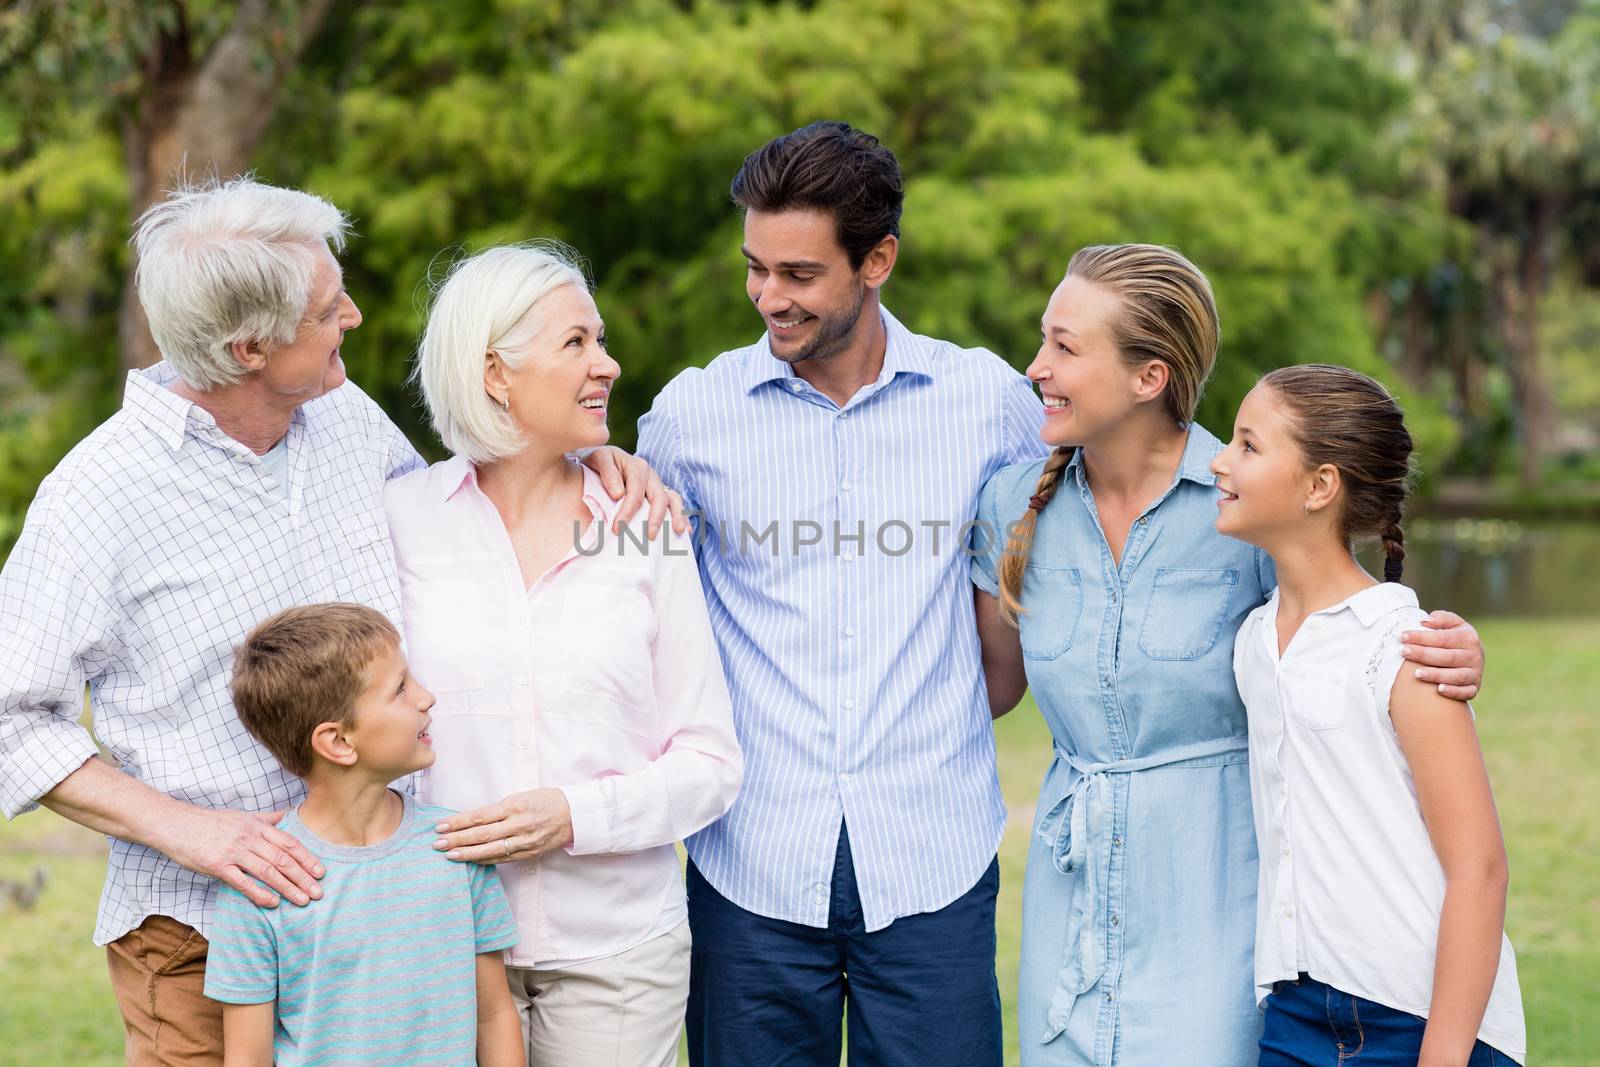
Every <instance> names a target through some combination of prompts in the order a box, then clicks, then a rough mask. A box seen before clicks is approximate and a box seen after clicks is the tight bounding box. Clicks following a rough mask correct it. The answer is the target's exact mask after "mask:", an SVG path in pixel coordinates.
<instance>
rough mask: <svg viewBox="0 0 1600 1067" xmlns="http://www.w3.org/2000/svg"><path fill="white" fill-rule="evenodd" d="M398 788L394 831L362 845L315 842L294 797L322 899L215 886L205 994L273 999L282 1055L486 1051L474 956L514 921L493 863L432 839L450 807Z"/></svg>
mask: <svg viewBox="0 0 1600 1067" xmlns="http://www.w3.org/2000/svg"><path fill="white" fill-rule="evenodd" d="M402 799H403V800H404V801H405V814H404V816H403V817H402V818H401V821H400V827H399V829H397V830H396V831H395V832H394V834H393V836H391V837H390V838H389V839H388V840H387V841H383V842H380V843H379V844H376V845H370V846H367V847H364V848H350V847H345V846H340V845H334V844H330V843H328V842H326V841H323V840H320V839H319V838H317V837H316V836H315V835H313V834H312V833H311V831H310V830H308V829H306V827H305V824H304V823H302V822H301V821H300V817H299V813H300V809H299V808H295V809H294V810H293V811H290V812H289V813H288V814H286V815H285V816H284V817H283V821H282V822H281V823H280V824H279V825H280V827H281V828H282V829H283V830H284V831H285V832H287V833H290V834H293V835H294V836H295V837H298V838H299V839H300V840H301V841H303V842H305V844H306V847H307V848H309V849H310V850H311V852H312V853H313V854H315V855H316V857H317V858H318V859H319V860H321V861H322V865H323V867H324V868H325V869H326V871H327V873H326V874H325V875H324V877H323V879H322V889H323V893H324V896H323V898H322V899H321V900H317V901H313V902H312V903H311V904H309V905H307V906H306V907H303V908H297V907H294V906H292V905H290V904H287V903H285V904H281V905H279V906H278V907H276V908H273V909H270V910H268V909H264V908H258V907H256V906H255V905H254V904H252V903H250V901H249V900H247V899H246V898H245V897H244V896H242V895H241V894H239V893H238V892H237V891H235V890H233V889H231V888H229V887H226V886H224V887H223V888H222V889H221V890H220V891H219V892H218V894H217V910H216V919H215V927H214V929H213V932H212V935H211V946H210V949H209V952H208V954H207V959H206V996H208V997H210V998H211V999H213V1000H220V1001H222V1002H223V1003H226V1004H261V1003H264V1002H266V1001H269V1000H276V1001H277V1002H278V1003H277V1010H276V1013H275V1014H276V1017H277V1035H276V1039H275V1042H274V1044H275V1046H276V1047H275V1049H274V1052H275V1054H276V1055H275V1058H276V1063H277V1065H278V1067H303V1065H311V1064H394V1063H406V1064H417V1065H423V1064H427V1065H434V1064H437V1065H439V1067H472V1065H473V1064H475V1063H477V1061H478V1058H477V1045H478V1014H477V989H478V986H477V958H476V957H477V954H478V953H480V952H494V951H498V950H500V949H504V948H510V947H511V946H512V945H514V944H516V942H517V928H516V925H515V924H514V923H513V922H512V919H511V909H510V907H509V906H508V905H507V904H506V897H505V891H504V890H502V889H501V888H500V879H499V878H498V877H497V876H496V875H495V873H494V868H493V867H480V866H478V865H477V864H476V863H452V862H451V861H450V860H447V859H445V858H444V855H443V853H439V852H435V851H434V850H433V842H434V840H435V839H437V838H438V836H439V835H438V834H437V833H435V832H434V829H433V827H434V825H435V824H436V823H438V821H439V820H440V819H441V818H444V817H446V816H448V815H449V814H450V811H449V809H447V808H440V807H435V806H434V805H432V804H422V803H418V802H416V801H414V800H412V798H411V797H410V796H409V795H402Z"/></svg>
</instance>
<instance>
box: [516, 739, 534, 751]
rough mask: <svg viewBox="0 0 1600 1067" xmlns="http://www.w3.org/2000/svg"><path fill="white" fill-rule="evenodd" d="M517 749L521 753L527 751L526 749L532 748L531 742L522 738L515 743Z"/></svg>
mask: <svg viewBox="0 0 1600 1067" xmlns="http://www.w3.org/2000/svg"><path fill="white" fill-rule="evenodd" d="M517 747H518V748H520V749H522V751H524V752H526V751H528V749H530V748H532V747H533V742H531V741H529V740H528V739H527V738H526V737H524V738H523V739H522V740H520V741H518V742H517Z"/></svg>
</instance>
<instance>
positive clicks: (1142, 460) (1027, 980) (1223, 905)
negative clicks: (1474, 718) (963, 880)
mask: <svg viewBox="0 0 1600 1067" xmlns="http://www.w3.org/2000/svg"><path fill="white" fill-rule="evenodd" d="M1042 332H1043V341H1042V344H1041V346H1040V349H1039V354H1038V356H1037V357H1036V358H1035V359H1034V361H1033V364H1032V365H1031V366H1030V367H1029V368H1028V376H1029V377H1030V378H1031V379H1032V380H1033V381H1034V382H1036V383H1037V384H1038V386H1039V390H1040V392H1041V394H1042V395H1043V400H1044V407H1045V423H1044V427H1043V429H1042V430H1041V431H1040V436H1041V437H1042V438H1043V440H1044V441H1045V443H1047V444H1049V445H1051V446H1053V448H1054V451H1052V453H1051V454H1050V456H1049V457H1048V458H1046V459H1044V460H1040V461H1036V462H1033V463H1030V464H1024V465H1018V466H1015V467H1010V468H1007V469H1005V470H1002V471H1000V472H998V473H996V474H995V475H994V476H993V477H992V478H991V479H990V480H989V483H988V485H987V486H986V487H985V488H984V491H983V494H982V496H981V498H980V501H979V513H978V519H979V520H980V522H982V523H984V524H986V525H987V528H988V529H991V530H1006V529H1007V528H1008V527H1010V526H1011V524H1012V523H1013V522H1014V521H1016V520H1017V519H1018V518H1019V517H1020V518H1021V520H1022V521H1021V523H1020V525H1019V526H1017V527H1016V529H1015V536H1013V537H1011V538H1010V539H1009V543H1006V542H1005V541H1003V540H1002V539H1000V538H993V539H991V544H990V546H989V551H988V552H987V553H986V554H983V555H979V556H978V557H976V558H975V559H974V567H973V581H974V583H975V584H976V586H977V587H978V589H977V593H976V600H977V610H978V628H979V633H980V636H981V637H982V639H983V653H984V669H985V674H986V677H987V680H988V684H989V688H990V694H991V702H992V703H993V704H994V705H995V707H996V710H1004V709H1007V708H1009V707H1010V706H1011V705H1013V704H1015V703H1016V701H1017V699H1019V698H1020V697H1021V695H1022V691H1023V688H1024V687H1025V686H1031V687H1032V690H1033V694H1034V697H1035V699H1036V700H1037V702H1038V705H1039V709H1040V711H1041V712H1042V713H1043V714H1044V717H1045V719H1046V721H1047V722H1048V723H1049V725H1050V730H1051V733H1052V735H1053V737H1054V742H1055V760H1054V761H1053V762H1052V763H1051V765H1050V769H1049V770H1048V772H1047V773H1046V775H1045V779H1044V783H1043V786H1042V787H1041V790H1040V793H1039V802H1038V807H1037V814H1036V816H1035V824H1034V828H1035V833H1034V836H1033V839H1032V840H1031V842H1030V844H1031V850H1030V853H1029V856H1028V869H1027V875H1026V880H1025V884H1024V888H1023V934H1022V969H1021V985H1020V989H1019V996H1018V1013H1019V1018H1018V1032H1019V1035H1020V1038H1021V1046H1022V1062H1023V1063H1024V1064H1026V1065H1030V1067H1031V1065H1046V1064H1049V1065H1067V1064H1072V1065H1077V1064H1085V1065H1087V1064H1097V1065H1101V1067H1104V1065H1106V1064H1129V1065H1145V1064H1151V1065H1154V1064H1172V1063H1186V1064H1187V1063H1192V1064H1206V1065H1243V1064H1247V1063H1254V1062H1255V1059H1256V1054H1257V1048H1256V1043H1257V1041H1258V1039H1259V1037H1260V1034H1261V1015H1260V1013H1259V1012H1258V1011H1257V1009H1256V1003H1255V996H1254V989H1253V986H1254V979H1253V968H1252V949H1253V939H1254V930H1255V919H1256V914H1255V891H1256V842H1255V831H1254V826H1253V823H1252V817H1251V809H1250V780H1249V774H1248V770H1247V764H1246V746H1245V711H1244V706H1243V705H1242V704H1241V703H1240V700H1239V694H1238V691H1237V689H1236V688H1235V685H1234V676H1233V654H1232V650H1233V638H1234V634H1235V632H1236V631H1237V630H1238V628H1239V625H1240V623H1241V622H1242V621H1243V620H1244V618H1245V616H1247V615H1248V614H1249V613H1250V612H1251V611H1252V610H1253V609H1254V608H1255V607H1256V606H1257V605H1259V604H1261V603H1262V602H1263V601H1264V600H1265V599H1266V596H1267V594H1268V593H1270V592H1271V590H1272V588H1273V586H1274V572H1273V568H1272V562H1271V560H1270V559H1269V558H1268V557H1267V556H1266V554H1265V553H1263V552H1262V551H1261V550H1259V549H1256V548H1253V547H1251V546H1249V545H1246V544H1244V543H1242V542H1239V541H1235V540H1232V539H1230V538H1227V537H1224V536H1222V535H1221V534H1219V533H1217V532H1216V530H1215V529H1214V528H1213V520H1214V518H1215V514H1216V499H1217V490H1216V476H1215V475H1214V474H1212V472H1211V470H1210V464H1211V461H1212V458H1213V457H1214V456H1215V455H1216V454H1217V453H1218V452H1220V451H1221V450H1222V443H1221V442H1220V441H1218V440H1217V438H1216V437H1214V436H1212V435H1211V434H1210V433H1208V432H1207V431H1206V430H1205V428H1204V427H1201V426H1199V425H1197V424H1195V423H1194V421H1193V419H1194V411H1195V405H1196V404H1197V403H1198V401H1199V399H1200V391H1201V389H1202V387H1203V386H1204V384H1205V381H1206V379H1207V377H1208V376H1209V375H1210V373H1211V368H1212V364H1213V362H1214V361H1215V358H1216V353H1217V341H1218V332H1219V331H1218V323H1217V313H1216V305H1215V302H1214V301H1213V298H1212V294H1211V286H1210V283H1209V282H1207V280H1206V278H1205V276H1204V275H1203V274H1201V273H1200V271H1199V270H1198V269H1197V268H1196V267H1195V266H1194V264H1192V263H1190V262H1189V261H1188V260H1187V259H1185V258H1184V257H1183V256H1181V255H1179V254H1178V253H1176V252H1174V251H1172V250H1171V249H1167V248H1160V247H1156V246H1152V245H1113V246H1096V247H1091V248H1085V249H1083V250H1082V251H1080V252H1079V253H1078V254H1077V255H1075V256H1074V257H1073V258H1072V262H1071V263H1070V264H1069V265H1068V267H1067V273H1066V277H1065V278H1064V279H1063V280H1062V282H1061V284H1060V285H1059V286H1057V288H1056V290H1055V292H1054V294H1053V295H1052V296H1051V298H1050V304H1049V306H1048V307H1047V308H1046V309H1045V313H1044V316H1043V320H1042ZM1430 625H1432V626H1436V627H1444V626H1452V625H1453V628H1451V629H1435V630H1428V631H1422V632H1420V633H1414V634H1408V635H1406V637H1407V640H1408V642H1409V644H1408V648H1409V651H1408V652H1407V655H1408V656H1409V658H1411V659H1414V660H1416V661H1417V662H1418V663H1420V664H1423V665H1424V670H1425V676H1426V678H1427V679H1428V680H1431V681H1434V682H1440V683H1448V686H1449V688H1448V693H1449V695H1456V696H1460V697H1462V698H1463V699H1464V698H1465V697H1467V696H1470V695H1471V694H1472V692H1475V691H1476V685H1477V682H1478V680H1479V678H1480V677H1481V673H1482V672H1481V664H1482V658H1481V653H1482V649H1481V646H1479V645H1478V643H1477V639H1476V635H1475V634H1474V633H1473V631H1472V629H1471V627H1469V626H1466V625H1465V624H1462V623H1461V621H1460V620H1459V619H1455V618H1454V617H1453V616H1448V615H1445V614H1444V613H1436V615H1435V616H1434V620H1433V621H1432V622H1431V623H1430ZM1430 646H1438V647H1430ZM1442 668H1453V669H1442ZM1277 919H1278V920H1279V921H1281V922H1285V923H1292V922H1293V921H1294V916H1293V915H1282V916H1278V917H1277Z"/></svg>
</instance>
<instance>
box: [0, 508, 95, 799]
mask: <svg viewBox="0 0 1600 1067" xmlns="http://www.w3.org/2000/svg"><path fill="white" fill-rule="evenodd" d="M30 518H31V516H30ZM109 616H110V611H109V608H108V607H107V604H106V601H105V599H104V597H103V596H102V595H101V594H100V593H99V592H98V591H97V590H95V589H93V588H91V587H90V585H89V583H88V582H86V581H84V580H83V578H82V576H81V574H80V572H79V570H78V568H77V567H76V566H75V565H74V563H73V561H72V560H71V559H70V558H69V557H68V553H67V552H66V551H64V550H63V548H62V547H61V545H60V544H59V543H58V542H57V540H56V538H55V537H54V536H53V535H52V532H51V529H50V527H49V526H48V525H47V524H44V523H39V522H32V521H30V522H29V523H28V524H27V525H26V526H24V527H23V531H22V536H21V538H20V539H18V541H17V544H16V547H15V548H13V549H12V550H11V556H10V558H9V559H7V560H6V564H5V567H4V569H3V570H0V810H3V811H4V812H5V816H6V818H7V819H12V818H15V817H16V816H18V815H21V814H23V813H24V812H28V811H32V810H33V809H34V808H36V807H38V806H39V798H40V797H42V796H44V795H45V794H46V793H48V792H50V790H52V789H54V788H55V787H56V786H57V785H58V784H59V783H60V782H61V780H62V779H64V778H66V777H67V776H68V775H70V774H71V773H72V772H73V771H75V770H77V769H78V768H79V767H81V766H83V763H84V761H85V760H87V759H89V758H90V757H92V756H94V755H95V754H96V752H97V751H98V749H97V748H96V746H95V743H94V739H93V738H92V737H91V736H90V735H89V731H87V730H85V729H84V728H83V726H82V725H80V723H79V721H78V720H79V718H80V717H81V716H82V714H83V686H84V671H83V657H84V655H85V653H86V652H87V650H89V649H90V648H91V647H92V646H94V645H95V644H96V643H97V642H98V641H99V640H100V639H101V637H102V635H103V634H104V632H105V630H106V625H107V620H108V619H109Z"/></svg>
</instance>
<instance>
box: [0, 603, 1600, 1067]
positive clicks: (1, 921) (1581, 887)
mask: <svg viewBox="0 0 1600 1067" xmlns="http://www.w3.org/2000/svg"><path fill="white" fill-rule="evenodd" d="M1482 631H1483V636H1484V641H1485V643H1486V644H1487V645H1488V646H1489V649H1490V654H1489V656H1490V666H1489V671H1490V677H1489V688H1488V691H1487V692H1486V693H1485V695H1484V697H1483V698H1482V699H1481V700H1480V701H1478V703H1477V709H1478V726H1479V730H1480V731H1481V733H1482V735H1483V740H1484V747H1485V749H1486V750H1487V752H1488V759H1489V769H1490V772H1491V774H1492V776H1493V778H1494V784H1495V791H1496V794H1497V797H1498V800H1499V804H1500V817H1501V819H1502V821H1503V822H1504V825H1505V832H1506V841H1507V846H1508V848H1509V850H1510V853H1511V872H1512V884H1511V904H1510V911H1509V914H1508V916H1507V920H1506V926H1507V928H1508V930H1509V932H1510V935H1511V940H1512V943H1513V944H1514V945H1515V946H1516V949H1517V963H1518V967H1519V970H1520V972H1521V977H1522V991H1523V997H1524V1005H1525V1008H1526V1011H1527V1016H1528V1047H1529V1049H1530V1050H1531V1051H1532V1054H1533V1055H1532V1058H1531V1060H1530V1062H1531V1063H1534V1064H1538V1065H1544V1067H1584V1065H1589V1064H1593V1063H1595V1062H1596V1061H1597V1056H1600V1054H1597V1053H1596V1051H1595V1050H1596V1049H1600V1013H1596V1012H1595V1011H1594V1010H1593V1008H1592V1005H1593V1004H1594V1003H1596V1001H1597V1000H1600V770H1597V768H1600V728H1597V724H1596V721H1595V713H1594V711H1593V709H1594V706H1595V699H1594V695H1593V694H1595V693H1597V692H1600V656H1596V655H1595V651H1594V650H1595V648H1596V647H1600V620H1597V619H1584V620H1580V621H1572V622H1558V621H1552V620H1540V621H1527V620H1496V621H1489V622H1486V623H1484V625H1483V626H1482ZM997 730H998V736H999V739H1000V777H1001V782H1002V783H1003V784H1004V786H1005V792H1006V799H1007V801H1008V802H1009V803H1010V805H1011V808H1012V818H1013V822H1012V825H1011V827H1010V828H1009V829H1008V831H1007V833H1006V838H1005V842H1004V843H1003V845H1002V846H1001V856H1000V862H1001V890H1000V908H999V913H1000V930H999V935H1000V961H999V967H1000V985H1001V992H1002V994H1003V995H1004V996H1005V997H1006V1000H1007V1003H1008V1007H1007V1013H1008V1015H1007V1050H1006V1053H1007V1062H1008V1063H1015V1062H1016V1058H1017V1050H1016V1034H1015V1032H1014V1028H1013V1027H1012V1025H1011V1019H1010V1016H1009V1012H1010V1007H1009V1003H1010V999H1011V994H1012V992H1013V990H1014V989H1015V985H1016V969H1017V948H1018V945H1017V943H1018V936H1019V933H1020V930H1019V920H1018V916H1019V914H1020V902H1021V889H1022V869H1023V863H1024V859H1025V857H1026V854H1027V843H1026V835H1027V832H1028V819H1029V816H1030V815H1031V813H1032V808H1033V799H1034V791H1035V790H1036V788H1037V786H1038V782H1039V776H1040V774H1041V773H1042V771H1043V769H1044V765H1045V762H1046V759H1047V754H1048V752H1049V737H1048V734H1047V732H1046V731H1045V729H1044V726H1043V724H1042V723H1041V721H1040V719H1039V717H1038V715H1037V714H1036V713H1035V712H1034V711H1033V710H1032V709H1031V707H1030V706H1028V705H1024V706H1023V707H1021V708H1018V709H1017V710H1016V711H1014V712H1012V713H1011V714H1010V715H1009V716H1007V717H1006V718H1005V719H1003V720H1001V722H1000V724H999V726H998V727H997ZM104 851H105V847H104V843H103V841H102V840H101V839H100V838H99V837H97V836H96V835H94V834H91V833H89V832H87V831H83V830H80V829H79V828H78V827H75V826H73V825H71V824H69V823H66V822H64V821H63V820H61V819H59V818H57V817H56V816H54V815H52V814H50V813H48V812H39V813H36V814H33V815H30V816H27V817H24V818H22V819H19V820H16V821H13V822H10V823H6V824H3V825H0V879H3V880H5V882H6V883H7V884H9V883H13V882H17V881H25V880H27V879H29V878H30V877H31V876H32V874H33V872H34V871H35V870H41V869H42V870H44V871H45V872H46V873H47V876H48V881H47V883H46V885H45V888H44V890H43V892H42V894H41V895H40V897H39V900H38V902H37V904H36V905H35V906H34V907H33V908H32V909H31V910H21V909H20V908H18V907H17V906H16V905H15V904H14V903H12V902H11V896H10V894H9V893H7V892H4V886H0V990H4V992H3V994H0V1065H16V1067H45V1065H56V1064H61V1065H72V1067H102V1065H103V1067H112V1065H115V1064H120V1063H121V1062H122V1059H121V1050H122V1034H121V1026H120V1023H119V1022H118V1019H117V1012H116V1007H115V1005H114V1004H113V1002H112V999H111V992H110V988H109V985H108V982H107V979H106V969H105V955H104V952H103V950H101V949H97V948H95V947H94V945H93V944H92V943H91V935H92V934H93V930H94V912H95V904H96V900H97V897H98V894H99V889H100V880H101V876H102V874H103V871H104V867H103V855H104Z"/></svg>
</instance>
